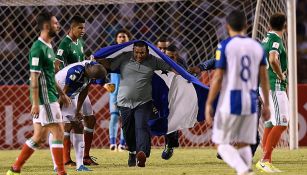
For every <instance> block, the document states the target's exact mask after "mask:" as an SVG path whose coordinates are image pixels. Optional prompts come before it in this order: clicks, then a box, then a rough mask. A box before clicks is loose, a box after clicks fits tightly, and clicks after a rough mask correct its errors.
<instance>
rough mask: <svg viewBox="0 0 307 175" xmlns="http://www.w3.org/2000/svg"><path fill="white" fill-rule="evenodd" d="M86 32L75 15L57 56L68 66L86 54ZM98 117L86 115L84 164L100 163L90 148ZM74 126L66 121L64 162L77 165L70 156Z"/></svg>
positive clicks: (81, 22) (82, 21) (57, 66)
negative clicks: (83, 37)
mask: <svg viewBox="0 0 307 175" xmlns="http://www.w3.org/2000/svg"><path fill="white" fill-rule="evenodd" d="M84 34H85V19H84V18H82V17H80V16H74V17H73V18H72V19H71V21H70V30H69V32H68V35H66V37H65V38H64V39H63V40H62V41H61V43H60V46H59V48H58V51H57V55H56V57H57V58H58V60H61V61H62V63H64V66H67V65H69V64H72V63H77V62H80V61H83V60H84V58H85V56H84V41H83V39H82V36H83V35H84ZM60 63H61V62H60V61H57V62H56V70H57V71H59V70H60V65H61V64H60ZM85 103H87V104H86V105H87V106H90V105H91V104H90V101H89V100H86V101H85ZM95 123H96V118H95V116H94V115H93V114H88V115H87V116H85V117H84V142H85V148H84V165H98V163H96V162H95V161H94V160H93V159H92V157H91V156H90V149H91V145H92V141H93V134H94V127H95ZM71 129H72V127H71V124H70V123H65V127H64V154H63V156H64V163H65V165H69V166H75V165H76V163H75V162H73V161H72V160H71V157H70V146H71V142H70V131H71Z"/></svg>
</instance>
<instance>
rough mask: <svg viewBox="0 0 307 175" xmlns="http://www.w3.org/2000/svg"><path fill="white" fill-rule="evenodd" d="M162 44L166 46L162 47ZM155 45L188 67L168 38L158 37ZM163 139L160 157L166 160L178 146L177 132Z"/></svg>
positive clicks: (178, 62)
mask: <svg viewBox="0 0 307 175" xmlns="http://www.w3.org/2000/svg"><path fill="white" fill-rule="evenodd" d="M164 46H167V47H166V48H164ZM157 47H158V48H159V49H161V51H162V52H163V51H164V52H165V54H166V55H167V56H168V57H170V58H171V59H172V60H174V61H175V62H176V63H177V64H179V65H180V66H181V67H183V68H184V69H187V68H188V66H187V63H186V61H185V60H184V59H182V58H180V57H179V54H178V49H177V47H176V46H175V45H173V44H170V42H169V41H168V40H165V39H160V40H159V41H158V42H157ZM164 139H165V146H164V150H163V152H162V155H161V157H162V159H164V160H168V159H170V158H171V157H172V156H173V154H174V148H177V147H179V132H178V131H174V132H172V133H169V134H166V135H165V136H164Z"/></svg>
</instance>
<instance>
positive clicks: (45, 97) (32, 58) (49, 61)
mask: <svg viewBox="0 0 307 175" xmlns="http://www.w3.org/2000/svg"><path fill="white" fill-rule="evenodd" d="M54 60H55V54H54V51H53V49H52V46H51V44H48V43H46V42H45V41H43V40H42V39H41V38H39V39H38V40H37V41H35V42H34V43H33V45H32V47H31V50H30V55H29V63H30V72H39V73H40V75H39V78H38V84H39V104H40V105H43V104H49V103H53V102H55V101H57V100H58V93H57V90H56V86H55V74H54ZM30 81H31V80H30ZM30 99H31V101H32V92H31V91H30Z"/></svg>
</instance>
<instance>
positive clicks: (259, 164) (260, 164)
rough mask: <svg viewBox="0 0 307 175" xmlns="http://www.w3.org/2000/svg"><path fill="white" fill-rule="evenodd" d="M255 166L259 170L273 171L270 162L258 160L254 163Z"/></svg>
mask: <svg viewBox="0 0 307 175" xmlns="http://www.w3.org/2000/svg"><path fill="white" fill-rule="evenodd" d="M256 168H257V169H258V170H260V171H261V172H266V173H275V171H274V170H273V169H272V164H271V163H270V162H261V161H258V162H257V163H256Z"/></svg>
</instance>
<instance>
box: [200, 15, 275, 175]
mask: <svg viewBox="0 0 307 175" xmlns="http://www.w3.org/2000/svg"><path fill="white" fill-rule="evenodd" d="M226 22H227V30H228V33H229V35H230V37H229V38H228V39H226V40H223V41H222V42H221V43H220V44H219V45H218V49H217V51H216V64H215V66H216V70H215V72H214V77H213V78H214V79H213V81H212V83H211V87H210V91H209V95H208V99H207V103H206V122H207V123H208V124H209V125H211V124H212V119H213V118H212V117H213V116H212V115H213V107H212V104H213V102H214V100H215V98H216V97H217V95H218V93H219V92H220V96H219V101H218V105H217V108H216V113H215V117H214V124H213V135H212V141H213V142H214V143H215V144H216V145H217V149H218V153H219V154H220V155H221V157H222V158H223V160H224V161H225V162H226V163H227V164H228V165H229V166H230V167H232V168H234V169H235V170H236V172H237V174H238V175H247V174H250V175H251V174H254V173H253V172H252V170H251V165H252V152H251V148H250V146H249V145H250V144H254V143H255V142H256V132H257V110H256V108H257V92H256V90H257V88H258V79H259V78H260V82H261V87H262V89H263V94H264V104H263V110H262V117H263V118H264V120H267V119H268V118H269V117H270V111H269V83H268V77H267V71H266V60H265V53H264V51H263V49H262V47H261V45H260V44H259V43H258V42H257V41H255V40H253V39H251V38H248V37H246V36H244V31H245V29H246V16H245V14H244V13H242V12H240V11H237V10H235V11H232V12H231V13H230V14H229V15H228V16H227V17H226Z"/></svg>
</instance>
